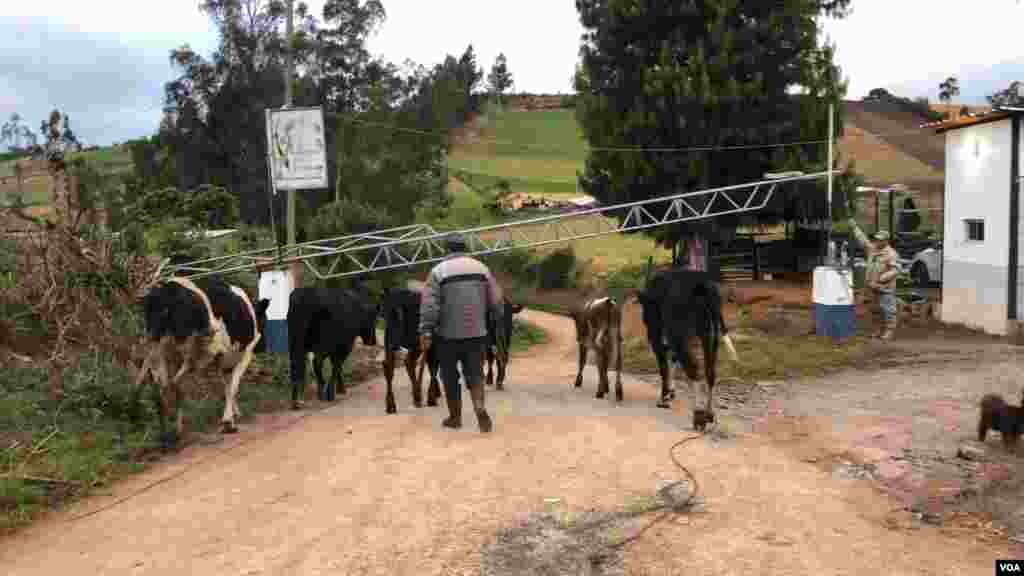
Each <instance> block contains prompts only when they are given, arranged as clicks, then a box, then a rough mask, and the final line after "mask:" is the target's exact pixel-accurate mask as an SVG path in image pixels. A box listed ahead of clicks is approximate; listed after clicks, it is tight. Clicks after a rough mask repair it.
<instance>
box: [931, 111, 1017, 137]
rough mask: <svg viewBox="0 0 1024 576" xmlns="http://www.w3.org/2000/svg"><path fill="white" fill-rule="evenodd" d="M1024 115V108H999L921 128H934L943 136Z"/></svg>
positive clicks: (932, 123)
mask: <svg viewBox="0 0 1024 576" xmlns="http://www.w3.org/2000/svg"><path fill="white" fill-rule="evenodd" d="M1021 113H1024V108H1015V107H999V108H996V109H995V110H990V111H988V112H982V113H979V114H966V115H964V116H961V117H959V118H957V119H955V120H940V121H938V122H929V123H927V124H922V125H921V128H934V129H935V133H936V134H942V133H943V132H948V131H950V130H958V129H960V128H966V127H968V126H974V125H977V124H987V123H989V122H998V121H999V120H1003V119H1005V118H1010V117H1012V116H1016V115H1017V114H1021Z"/></svg>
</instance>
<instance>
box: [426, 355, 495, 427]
mask: <svg viewBox="0 0 1024 576" xmlns="http://www.w3.org/2000/svg"><path fill="white" fill-rule="evenodd" d="M434 346H436V347H437V361H438V364H440V369H441V381H442V382H444V395H445V398H447V400H448V407H449V410H450V411H452V416H456V417H460V416H461V414H460V413H461V410H462V388H460V387H459V368H460V367H461V368H462V377H463V378H464V379H465V380H466V388H467V389H468V390H469V394H470V397H471V398H472V399H473V409H474V411H476V412H477V413H479V412H481V411H483V410H484V386H483V372H484V352H485V351H486V347H487V337H482V338H466V339H463V340H447V339H444V338H439V339H438V340H437V342H435V343H434ZM456 410H458V411H459V412H460V413H456Z"/></svg>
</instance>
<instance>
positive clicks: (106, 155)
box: [0, 148, 133, 205]
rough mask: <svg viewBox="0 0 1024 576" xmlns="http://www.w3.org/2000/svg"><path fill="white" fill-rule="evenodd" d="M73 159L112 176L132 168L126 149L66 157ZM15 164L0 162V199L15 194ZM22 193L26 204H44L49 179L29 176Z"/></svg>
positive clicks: (79, 153)
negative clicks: (89, 164)
mask: <svg viewBox="0 0 1024 576" xmlns="http://www.w3.org/2000/svg"><path fill="white" fill-rule="evenodd" d="M74 158H85V160H86V161H87V162H89V163H91V164H93V165H94V166H95V167H96V168H97V169H99V170H100V171H101V172H104V173H107V174H112V175H117V174H124V173H130V172H131V171H132V168H133V164H132V157H131V153H130V152H129V151H128V149H127V148H120V149H114V148H100V149H98V150H89V151H87V152H76V153H73V154H69V155H68V159H69V160H70V159H74ZM15 162H16V160H5V161H3V162H0V197H3V196H11V195H14V194H16V193H17V190H18V185H17V182H15V180H14V164H15ZM22 193H23V195H24V198H22V200H23V201H24V202H25V203H26V204H29V205H35V204H45V203H46V202H47V201H48V200H49V194H50V177H49V176H48V175H47V174H46V173H45V172H41V173H40V172H37V173H35V174H33V175H31V176H30V177H28V178H27V179H26V180H25V182H24V183H23V185H22Z"/></svg>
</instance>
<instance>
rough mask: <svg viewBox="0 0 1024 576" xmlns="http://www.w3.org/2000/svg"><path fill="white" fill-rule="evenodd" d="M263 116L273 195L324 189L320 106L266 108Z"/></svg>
mask: <svg viewBox="0 0 1024 576" xmlns="http://www.w3.org/2000/svg"><path fill="white" fill-rule="evenodd" d="M266 115H267V145H268V146H269V147H270V154H269V157H270V165H271V172H272V175H273V181H274V192H275V194H276V193H277V190H300V189H317V188H327V146H326V140H327V137H326V134H325V133H324V111H323V108H320V107H319V106H318V107H315V108H279V109H276V110H274V109H269V108H268V109H267V111H266Z"/></svg>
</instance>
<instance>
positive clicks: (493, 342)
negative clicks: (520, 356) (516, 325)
mask: <svg viewBox="0 0 1024 576" xmlns="http://www.w3.org/2000/svg"><path fill="white" fill-rule="evenodd" d="M522 311H523V305H522V304H513V303H511V302H509V301H508V300H506V301H505V310H504V313H503V314H502V316H501V323H500V324H499V323H498V322H496V321H495V319H494V317H493V316H491V315H490V314H488V316H487V376H486V377H485V381H486V382H487V385H488V386H492V385H494V384H497V389H498V390H504V389H505V372H506V370H507V369H508V362H509V358H510V355H509V346H510V345H511V344H512V317H513V316H514V315H516V314H519V313H520V312H522ZM499 339H500V340H499ZM495 361H497V363H498V380H497V383H495V381H494V368H493V367H494V362H495Z"/></svg>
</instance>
